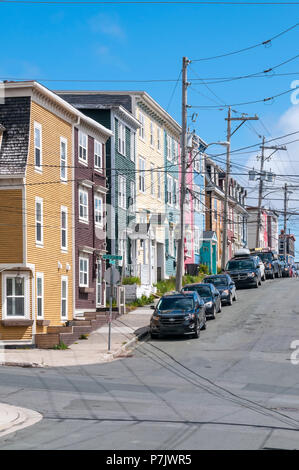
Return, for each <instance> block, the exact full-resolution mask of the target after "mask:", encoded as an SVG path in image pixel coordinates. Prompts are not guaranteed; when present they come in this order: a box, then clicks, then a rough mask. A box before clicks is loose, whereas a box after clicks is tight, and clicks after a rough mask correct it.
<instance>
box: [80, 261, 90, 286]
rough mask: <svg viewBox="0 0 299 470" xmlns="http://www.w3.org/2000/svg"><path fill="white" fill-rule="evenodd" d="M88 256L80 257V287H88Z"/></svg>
mask: <svg viewBox="0 0 299 470" xmlns="http://www.w3.org/2000/svg"><path fill="white" fill-rule="evenodd" d="M88 261H89V260H88V258H87V257H83V256H82V257H80V258H79V286H80V287H88V266H89V262H88Z"/></svg>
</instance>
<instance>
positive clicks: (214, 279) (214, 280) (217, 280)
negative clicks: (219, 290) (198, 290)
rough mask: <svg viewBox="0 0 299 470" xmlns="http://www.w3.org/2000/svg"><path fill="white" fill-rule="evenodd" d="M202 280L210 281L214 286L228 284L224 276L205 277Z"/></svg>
mask: <svg viewBox="0 0 299 470" xmlns="http://www.w3.org/2000/svg"><path fill="white" fill-rule="evenodd" d="M203 282H210V283H211V284H214V286H227V284H228V282H227V278H226V277H225V276H219V277H208V278H207V279H204V280H203Z"/></svg>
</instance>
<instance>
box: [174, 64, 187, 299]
mask: <svg viewBox="0 0 299 470" xmlns="http://www.w3.org/2000/svg"><path fill="white" fill-rule="evenodd" d="M189 64H190V60H188V59H187V57H183V69H182V142H181V143H182V145H181V191H180V192H181V199H180V237H179V240H178V249H177V263H176V278H175V287H176V290H177V291H180V290H181V288H182V281H183V274H184V240H185V230H184V228H185V227H184V226H185V216H184V204H185V197H186V157H187V155H186V153H187V108H188V105H187V88H188V85H189V83H188V81H187V66H188V65H189Z"/></svg>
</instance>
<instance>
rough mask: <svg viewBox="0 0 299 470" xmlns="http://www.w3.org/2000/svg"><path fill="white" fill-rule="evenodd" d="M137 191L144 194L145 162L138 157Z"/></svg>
mask: <svg viewBox="0 0 299 470" xmlns="http://www.w3.org/2000/svg"><path fill="white" fill-rule="evenodd" d="M139 191H140V192H141V193H145V160H144V158H142V157H139Z"/></svg>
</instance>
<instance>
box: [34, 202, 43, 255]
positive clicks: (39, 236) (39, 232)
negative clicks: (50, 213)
mask: <svg viewBox="0 0 299 470" xmlns="http://www.w3.org/2000/svg"><path fill="white" fill-rule="evenodd" d="M35 242H36V244H37V245H40V246H42V245H43V243H44V236H43V200H42V199H41V198H40V197H36V198H35Z"/></svg>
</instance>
